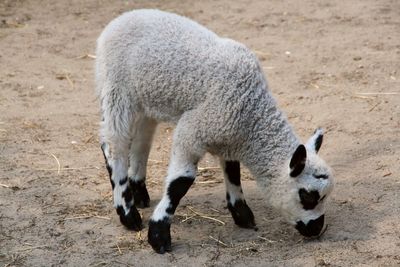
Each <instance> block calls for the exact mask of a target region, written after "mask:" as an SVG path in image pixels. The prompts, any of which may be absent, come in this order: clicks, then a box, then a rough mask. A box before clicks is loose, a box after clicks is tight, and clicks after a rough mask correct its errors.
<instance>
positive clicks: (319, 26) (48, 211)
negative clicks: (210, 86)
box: [0, 0, 400, 266]
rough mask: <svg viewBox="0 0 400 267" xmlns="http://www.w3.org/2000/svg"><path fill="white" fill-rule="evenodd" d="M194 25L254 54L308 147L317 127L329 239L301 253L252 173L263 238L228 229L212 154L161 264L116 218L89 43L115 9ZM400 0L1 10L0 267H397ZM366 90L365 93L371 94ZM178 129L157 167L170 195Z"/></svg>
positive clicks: (142, 237) (155, 188)
mask: <svg viewBox="0 0 400 267" xmlns="http://www.w3.org/2000/svg"><path fill="white" fill-rule="evenodd" d="M145 7H146V8H159V9H163V10H167V11H172V12H176V13H178V14H182V15H185V16H187V17H190V18H192V19H194V20H196V21H198V22H200V23H201V24H203V25H205V26H207V27H208V28H210V29H212V30H213V31H215V32H216V33H218V34H220V35H222V36H225V37H230V38H233V39H236V40H238V41H240V42H242V43H244V44H246V45H247V46H248V47H250V48H251V49H252V50H254V51H256V53H257V55H258V56H259V58H260V60H261V61H262V65H263V66H264V70H265V72H266V74H267V77H268V79H269V83H270V87H271V88H272V91H273V94H274V95H275V96H276V98H277V100H278V102H279V105H280V107H281V108H282V109H284V110H285V112H286V114H287V115H288V117H289V120H290V121H291V123H292V124H293V125H294V127H295V129H297V133H298V134H299V135H300V136H301V137H302V138H303V139H304V140H305V139H306V138H307V137H308V136H309V135H310V134H311V133H312V132H313V130H314V129H315V128H316V127H318V126H322V127H324V128H325V129H326V135H325V140H324V144H323V147H322V149H321V152H320V153H321V154H322V156H323V157H324V159H325V160H326V161H327V162H328V163H329V164H330V165H331V166H332V168H333V169H334V171H335V178H336V187H335V190H334V193H333V195H332V198H331V205H329V208H328V211H327V214H326V216H327V221H328V224H329V227H328V229H327V231H326V233H325V234H324V235H323V236H322V237H321V238H320V239H319V240H313V241H307V240H304V239H303V238H302V237H301V236H300V235H299V234H298V233H297V231H296V230H295V229H294V228H293V227H292V226H290V225H288V224H286V223H285V222H284V221H283V219H282V217H280V215H279V214H278V213H277V212H276V211H274V210H272V209H271V208H270V207H268V206H267V205H266V203H265V202H264V201H263V200H262V193H261V192H259V191H258V189H257V188H256V185H255V182H254V180H253V178H252V177H251V176H250V175H249V174H248V172H246V171H245V170H244V171H243V179H244V193H245V195H246V199H247V202H248V203H249V206H250V207H252V209H253V211H254V213H255V216H256V222H257V224H258V226H259V231H257V232H256V231H253V230H245V229H240V228H238V227H237V226H235V225H234V223H233V221H232V219H231V218H230V216H229V211H228V210H227V209H226V208H225V205H226V203H225V199H224V198H225V193H224V185H223V179H222V174H221V172H220V170H219V169H218V168H214V167H216V166H218V164H217V161H216V160H215V159H214V158H212V157H211V156H209V155H207V156H206V157H205V159H204V160H203V161H202V162H201V168H202V169H201V171H200V172H199V175H198V179H197V182H196V184H195V185H194V186H193V187H192V188H191V190H190V191H189V193H188V194H187V196H186V197H185V198H184V199H183V200H182V201H181V205H180V207H179V208H178V209H177V215H176V216H175V218H174V223H173V226H172V235H173V252H172V253H169V254H165V255H158V254H155V253H154V252H153V251H152V249H151V248H150V246H149V245H148V244H147V240H146V237H147V227H146V228H145V229H144V230H143V231H142V232H140V233H135V232H130V231H128V230H126V229H125V228H124V227H123V226H121V224H120V223H119V220H118V218H117V216H116V213H115V211H114V209H113V207H112V201H111V188H110V184H109V181H108V176H107V173H106V169H105V167H104V161H103V158H102V154H101V151H100V149H99V144H98V137H97V132H98V121H99V114H98V103H97V99H96V98H95V95H94V82H93V64H94V60H93V57H94V49H95V40H96V38H97V36H98V35H99V34H100V32H101V30H102V29H103V28H104V26H105V25H106V24H107V23H108V22H109V21H110V20H111V19H112V18H114V17H116V16H118V15H119V14H121V13H122V12H125V11H128V10H131V9H135V8H145ZM399 81H400V2H399V1H397V0H382V1H375V0H365V1H362V0H358V1H328V0H323V1H313V0H304V1H300V0H299V1H289V0H284V1H281V0H279V1H278V0H268V1H265V0H257V1H242V0H241V1H228V0H222V1H213V0H206V1H175V0H174V1H161V0H160V1H106V0H104V1H100V0H97V1H96V0H88V1H78V0H74V1H50V0H47V1H39V0H26V1H23V0H0V266H60V265H62V266H164V265H166V266H400V224H399V222H400V220H399V218H400V167H399V166H400V86H399V85H400V83H399ZM368 93H371V94H368ZM172 131H173V127H172V126H170V125H161V126H160V127H159V128H158V131H157V135H156V138H155V142H154V145H153V149H152V152H151V155H150V162H149V170H148V187H149V191H150V195H151V198H152V202H151V208H147V209H143V210H140V212H141V213H142V215H143V218H144V223H145V225H147V222H148V218H149V216H150V215H151V212H152V210H153V208H154V206H155V205H156V203H157V201H158V200H159V199H160V196H161V188H162V183H163V177H164V175H165V173H166V168H167V165H168V158H169V149H170V144H171V132H172Z"/></svg>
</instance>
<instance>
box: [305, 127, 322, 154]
mask: <svg viewBox="0 0 400 267" xmlns="http://www.w3.org/2000/svg"><path fill="white" fill-rule="evenodd" d="M323 139H324V130H322V129H321V128H318V129H317V130H315V132H314V135H313V136H311V137H310V139H308V141H307V143H306V147H307V149H308V150H310V151H315V153H318V151H319V149H320V148H321V145H322V140H323Z"/></svg>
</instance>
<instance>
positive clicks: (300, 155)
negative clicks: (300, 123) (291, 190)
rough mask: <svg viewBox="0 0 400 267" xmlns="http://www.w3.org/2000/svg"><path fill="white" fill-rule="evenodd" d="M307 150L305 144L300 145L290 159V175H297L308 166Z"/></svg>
mask: <svg viewBox="0 0 400 267" xmlns="http://www.w3.org/2000/svg"><path fill="white" fill-rule="evenodd" d="M306 159H307V151H306V148H305V146H304V145H299V146H298V147H297V148H296V151H295V152H294V153H293V156H292V159H291V160H290V163H289V167H290V176H292V177H297V176H299V174H300V173H301V172H302V171H303V170H304V167H305V166H306Z"/></svg>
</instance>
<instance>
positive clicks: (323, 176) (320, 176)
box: [313, 174, 329, 179]
mask: <svg viewBox="0 0 400 267" xmlns="http://www.w3.org/2000/svg"><path fill="white" fill-rule="evenodd" d="M313 176H314V177H315V178H317V179H328V177H329V176H328V175H327V174H313Z"/></svg>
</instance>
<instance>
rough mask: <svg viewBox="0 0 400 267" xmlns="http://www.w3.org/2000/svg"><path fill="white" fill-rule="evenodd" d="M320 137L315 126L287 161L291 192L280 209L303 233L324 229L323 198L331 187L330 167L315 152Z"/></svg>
mask: <svg viewBox="0 0 400 267" xmlns="http://www.w3.org/2000/svg"><path fill="white" fill-rule="evenodd" d="M322 139H323V132H322V130H320V129H318V130H316V132H315V133H314V135H313V136H312V137H311V138H310V139H309V141H308V142H307V143H306V145H299V146H298V147H297V149H296V151H295V152H294V153H293V156H292V158H291V160H290V163H289V176H290V177H289V180H290V181H291V182H290V183H289V187H290V188H289V192H290V193H291V194H290V196H289V198H288V199H287V202H286V205H285V206H284V207H282V211H283V212H284V214H285V215H286V217H287V219H288V220H289V222H290V223H292V224H294V225H295V227H296V229H297V230H298V231H299V232H300V233H301V234H302V235H304V236H306V237H315V236H319V235H320V234H322V233H323V231H324V230H325V202H326V200H327V197H328V196H329V194H330V193H331V191H332V189H333V177H332V173H331V171H330V168H329V167H328V166H327V165H326V163H325V162H324V161H323V160H322V159H321V158H320V157H319V156H318V155H317V152H318V150H319V149H320V147H321V144H322Z"/></svg>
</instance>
